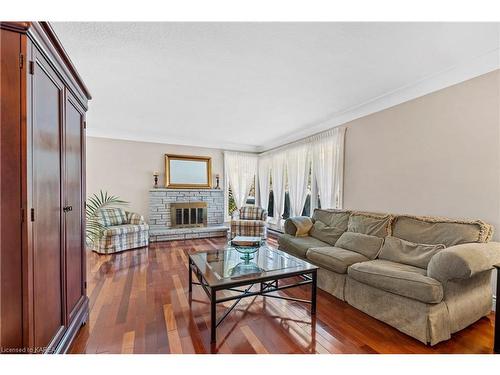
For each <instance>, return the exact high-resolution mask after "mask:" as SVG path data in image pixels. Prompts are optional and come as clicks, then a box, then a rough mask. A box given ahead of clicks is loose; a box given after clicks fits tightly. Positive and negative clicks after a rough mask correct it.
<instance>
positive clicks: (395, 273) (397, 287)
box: [347, 259, 443, 303]
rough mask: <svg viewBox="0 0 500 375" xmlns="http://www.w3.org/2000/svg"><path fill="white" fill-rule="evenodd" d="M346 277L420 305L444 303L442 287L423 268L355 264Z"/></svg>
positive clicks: (387, 263) (383, 262) (379, 261)
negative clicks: (422, 303)
mask: <svg viewBox="0 0 500 375" xmlns="http://www.w3.org/2000/svg"><path fill="white" fill-rule="evenodd" d="M347 273H348V275H349V277H352V278H353V279H355V280H357V281H359V282H362V283H365V284H368V285H371V286H373V287H375V288H379V289H382V290H385V291H387V292H390V293H394V294H398V295H400V296H404V297H408V298H412V299H415V300H418V301H421V302H426V303H439V302H441V300H442V299H443V287H442V285H441V283H440V282H439V281H437V280H435V279H433V278H430V277H428V276H427V275H426V274H427V271H426V270H424V269H422V268H418V267H413V266H409V265H406V264H401V263H395V262H391V261H388V260H383V259H375V260H371V261H369V262H363V263H356V264H353V265H352V266H350V267H349V268H348V271H347Z"/></svg>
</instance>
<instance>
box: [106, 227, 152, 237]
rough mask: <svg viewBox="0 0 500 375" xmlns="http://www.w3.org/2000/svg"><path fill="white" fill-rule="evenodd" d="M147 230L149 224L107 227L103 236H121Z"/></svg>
mask: <svg viewBox="0 0 500 375" xmlns="http://www.w3.org/2000/svg"><path fill="white" fill-rule="evenodd" d="M147 230H149V225H148V224H138V225H133V224H126V225H115V226H111V227H107V228H106V229H105V230H104V232H103V236H104V237H109V236H119V235H121V234H128V233H136V232H144V231H147Z"/></svg>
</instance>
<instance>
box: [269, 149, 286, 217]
mask: <svg viewBox="0 0 500 375" xmlns="http://www.w3.org/2000/svg"><path fill="white" fill-rule="evenodd" d="M285 159H286V153H284V152H278V153H276V154H274V155H272V167H271V177H272V179H273V180H272V183H273V197H274V207H273V211H274V214H273V217H274V222H276V224H278V225H279V224H280V223H281V218H282V216H283V212H284V211H285V164H286V163H285Z"/></svg>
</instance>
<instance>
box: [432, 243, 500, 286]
mask: <svg viewBox="0 0 500 375" xmlns="http://www.w3.org/2000/svg"><path fill="white" fill-rule="evenodd" d="M499 262H500V243H498V242H489V243H466V244H462V245H456V246H451V247H448V248H446V249H444V250H442V251H440V252H439V253H437V254H436V255H434V256H433V257H432V258H431V261H430V262H429V266H428V267H427V275H428V276H430V277H432V278H434V279H436V280H439V281H441V282H444V281H448V280H453V279H468V278H471V277H472V276H474V275H477V274H479V273H481V272H484V271H488V270H491V269H493V266H494V265H495V264H497V263H499Z"/></svg>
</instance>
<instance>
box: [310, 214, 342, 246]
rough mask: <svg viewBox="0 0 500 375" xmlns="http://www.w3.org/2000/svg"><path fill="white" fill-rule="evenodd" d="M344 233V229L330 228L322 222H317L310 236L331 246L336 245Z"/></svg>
mask: <svg viewBox="0 0 500 375" xmlns="http://www.w3.org/2000/svg"><path fill="white" fill-rule="evenodd" d="M342 233H344V231H343V230H342V229H339V228H336V227H329V226H328V225H326V224H325V223H323V222H322V221H319V220H317V221H315V222H314V225H313V226H312V228H311V231H310V232H309V235H310V236H311V237H314V238H316V239H318V240H320V241H323V242H326V243H328V244H330V245H335V243H336V242H337V240H338V239H339V237H340V236H341V235H342Z"/></svg>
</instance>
